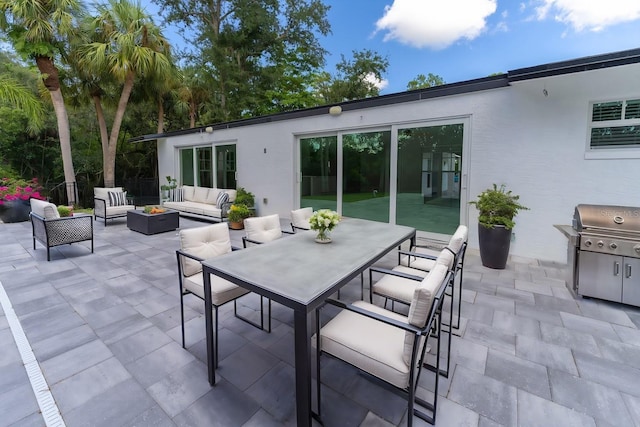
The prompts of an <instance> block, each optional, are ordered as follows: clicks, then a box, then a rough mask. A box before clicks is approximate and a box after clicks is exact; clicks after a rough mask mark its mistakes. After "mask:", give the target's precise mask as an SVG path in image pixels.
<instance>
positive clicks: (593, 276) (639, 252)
mask: <svg viewBox="0 0 640 427" xmlns="http://www.w3.org/2000/svg"><path fill="white" fill-rule="evenodd" d="M572 225H573V229H574V230H575V232H576V233H577V235H578V238H577V239H574V242H573V244H575V245H576V246H575V249H574V250H575V257H574V258H575V261H574V262H575V266H574V274H575V277H574V290H575V291H576V292H577V294H578V295H582V296H588V297H594V298H601V299H605V300H609V301H616V302H622V303H625V304H631V305H636V306H640V208H638V207H631V206H607V205H584V204H583V205H578V206H576V209H575V213H574V216H573V224H572ZM571 243H572V242H571V239H570V245H571ZM570 249H571V248H570Z"/></svg>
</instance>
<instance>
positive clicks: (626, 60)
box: [509, 49, 640, 82]
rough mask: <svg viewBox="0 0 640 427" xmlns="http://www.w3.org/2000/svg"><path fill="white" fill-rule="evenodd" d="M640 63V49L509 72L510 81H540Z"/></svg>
mask: <svg viewBox="0 0 640 427" xmlns="http://www.w3.org/2000/svg"><path fill="white" fill-rule="evenodd" d="M638 62H640V49H630V50H623V51H620V52H613V53H607V54H604V55H594V56H585V57H583V58H578V59H572V60H569V61H561V62H552V63H550V64H544V65H538V66H536V67H527V68H519V69H517V70H512V71H509V81H510V82H516V81H521V80H529V79H538V78H542V77H551V76H559V75H562V74H570V73H579V72H581V71H590V70H600V69H603V68H609V67H618V66H620V65H628V64H636V63H638Z"/></svg>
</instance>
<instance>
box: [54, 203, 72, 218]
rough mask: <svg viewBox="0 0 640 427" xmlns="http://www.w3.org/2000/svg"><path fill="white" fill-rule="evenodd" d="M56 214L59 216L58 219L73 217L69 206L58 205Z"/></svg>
mask: <svg viewBox="0 0 640 427" xmlns="http://www.w3.org/2000/svg"><path fill="white" fill-rule="evenodd" d="M58 214H59V215H60V218H65V217H67V216H71V215H73V208H72V207H69V206H64V205H60V206H58Z"/></svg>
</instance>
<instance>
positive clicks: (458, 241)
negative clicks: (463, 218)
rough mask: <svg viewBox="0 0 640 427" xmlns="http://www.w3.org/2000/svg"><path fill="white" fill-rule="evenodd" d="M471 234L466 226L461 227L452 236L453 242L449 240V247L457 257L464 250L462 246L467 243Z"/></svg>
mask: <svg viewBox="0 0 640 427" xmlns="http://www.w3.org/2000/svg"><path fill="white" fill-rule="evenodd" d="M468 234H469V229H468V228H467V226H466V225H459V226H458V228H457V229H456V232H455V233H453V236H451V240H449V244H448V245H447V247H448V248H449V249H451V250H452V251H453V253H455V254H456V255H457V254H458V252H460V249H461V248H462V244H463V243H464V242H466V241H467V235H468Z"/></svg>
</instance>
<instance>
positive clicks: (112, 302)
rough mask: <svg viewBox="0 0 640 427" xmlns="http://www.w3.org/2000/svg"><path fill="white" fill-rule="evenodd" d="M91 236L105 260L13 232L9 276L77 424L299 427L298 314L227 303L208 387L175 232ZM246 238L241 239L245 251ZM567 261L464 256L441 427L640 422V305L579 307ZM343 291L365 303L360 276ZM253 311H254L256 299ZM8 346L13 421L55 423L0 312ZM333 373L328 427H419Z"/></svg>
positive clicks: (115, 230) (390, 401)
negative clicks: (264, 314) (181, 287)
mask: <svg viewBox="0 0 640 427" xmlns="http://www.w3.org/2000/svg"><path fill="white" fill-rule="evenodd" d="M180 222H181V227H182V228H187V227H198V226H203V225H206V223H201V222H197V221H193V220H189V219H185V218H181V219H180ZM283 226H284V222H283ZM94 227H95V230H94V234H95V253H94V254H91V253H90V250H89V245H88V243H86V242H85V243H78V244H73V245H68V246H64V247H59V248H56V249H53V250H52V254H51V258H52V261H51V262H47V261H46V250H45V249H44V248H43V247H42V246H41V245H40V244H38V245H37V249H36V250H35V251H34V250H33V248H32V240H31V225H30V223H28V222H26V223H18V224H0V283H1V284H2V286H3V287H4V289H5V291H6V294H7V295H8V298H9V300H10V302H11V305H12V307H13V310H14V312H15V314H16V317H17V319H18V320H19V322H20V324H21V326H22V328H23V329H24V332H25V334H26V337H27V339H28V341H29V344H30V345H31V348H32V349H33V353H34V354H35V356H36V358H37V362H38V363H39V365H40V368H41V369H42V372H43V374H44V378H45V379H46V381H47V384H48V386H49V388H50V390H51V393H52V395H53V398H54V399H55V402H56V404H57V407H58V408H59V410H60V413H61V415H62V418H63V420H64V422H65V423H66V425H67V426H89V425H92V426H109V427H113V426H174V425H177V426H282V425H285V426H292V425H295V403H294V402H295V401H294V388H295V387H294V367H293V328H292V323H293V313H292V312H291V311H290V310H289V309H287V308H285V307H282V306H280V305H278V304H275V303H274V306H273V331H272V332H271V333H270V334H267V333H265V332H262V331H260V330H257V329H255V328H253V327H251V326H249V325H247V324H246V323H244V322H242V321H240V320H238V319H236V318H235V317H234V316H233V307H232V305H231V304H228V305H226V306H224V307H223V308H221V310H220V357H221V361H220V367H219V369H218V371H217V377H218V383H217V384H216V386H215V387H210V386H209V384H208V382H207V376H206V370H207V368H206V364H205V363H204V360H205V340H204V336H205V330H204V314H203V309H204V307H203V305H204V304H203V303H202V302H201V301H200V300H198V299H197V298H195V297H193V296H187V297H186V299H185V305H186V309H185V317H186V339H187V349H186V350H184V349H183V348H182V347H181V344H180V341H181V334H180V306H179V294H178V280H177V268H176V257H175V250H176V249H177V248H178V238H177V231H175V232H168V233H163V234H158V235H154V236H145V235H142V234H139V233H136V232H133V231H130V230H129V229H128V228H127V227H126V219H124V218H122V219H118V220H114V221H110V222H109V225H108V226H107V227H105V226H104V225H103V223H102V222H97V223H95V224H94ZM241 236H242V232H241V231H232V240H233V242H234V244H235V245H237V246H241ZM395 259H396V258H395V256H394V255H390V256H387V257H386V258H384V259H383V260H382V261H381V263H380V264H381V265H383V266H392V265H393V263H394V260H395ZM293 267H294V266H292V268H293ZM562 267H563V266H562V265H556V264H553V263H544V262H540V261H537V260H531V259H518V258H513V259H511V260H510V262H509V264H508V266H507V269H505V270H502V271H498V270H491V269H487V268H485V267H482V265H481V263H480V260H479V257H478V256H477V255H475V254H474V253H473V252H471V251H470V253H468V254H467V259H466V264H465V272H464V284H463V288H464V290H463V293H462V327H461V329H460V331H459V332H458V334H459V336H454V338H453V341H452V365H451V375H450V377H449V379H444V378H442V379H441V380H440V390H439V394H440V395H441V397H440V399H439V403H438V415H437V424H436V425H437V426H474V427H475V426H480V427H490V426H500V425H502V426H523V427H525V426H527V427H528V426H552V425H553V426H599V427H605V426H634V425H635V426H640V329H639V328H640V309H637V308H634V307H629V306H623V305H619V304H613V303H607V302H603V301H598V300H591V299H582V298H577V299H576V298H574V297H573V296H572V294H571V293H570V292H569V291H568V290H567V288H566V286H565V283H564V280H563V279H562ZM310 279H311V278H310ZM341 297H342V298H343V299H346V300H355V299H357V298H359V297H360V284H359V281H354V282H352V283H350V284H348V285H347V286H346V287H345V288H344V289H343V292H342V293H341ZM241 302H242V304H243V306H242V310H243V311H244V312H245V313H247V314H249V315H251V314H253V315H255V314H256V309H257V307H258V297H257V296H255V295H249V296H246V297H244V298H243V299H242V300H241ZM0 348H1V350H0V414H2V416H0V426H40V425H44V420H43V417H42V415H41V414H40V412H39V408H38V404H37V401H36V398H35V395H34V392H33V390H32V388H31V385H30V382H29V379H28V376H27V374H26V372H25V368H24V366H23V363H22V359H21V357H20V353H19V352H18V347H17V345H16V343H15V341H14V338H13V335H12V330H11V328H10V327H9V320H8V318H7V316H6V315H5V313H4V312H3V311H2V309H0ZM322 367H323V369H322V384H323V418H324V421H325V423H324V424H325V425H326V426H359V425H363V426H394V425H398V426H401V425H406V417H407V414H406V406H405V402H404V400H403V399H401V398H400V397H398V396H396V395H394V394H392V393H390V392H388V391H387V390H386V389H384V388H381V387H379V386H378V385H377V384H376V383H372V382H371V381H370V380H369V379H367V378H365V377H363V376H361V375H358V374H357V373H356V372H355V370H354V369H353V368H351V367H349V366H347V365H345V364H343V363H341V362H338V361H336V360H333V359H330V358H324V357H323V359H322ZM427 372H428V371H425V373H424V375H423V378H422V379H421V382H420V384H421V385H423V386H424V387H425V388H421V390H420V393H423V394H428V393H429V390H428V387H429V386H428V384H430V383H431V381H430V379H431V378H429V375H432V374H430V373H427ZM415 425H418V426H422V425H427V424H426V423H424V422H423V421H421V420H420V419H418V418H415Z"/></svg>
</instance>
